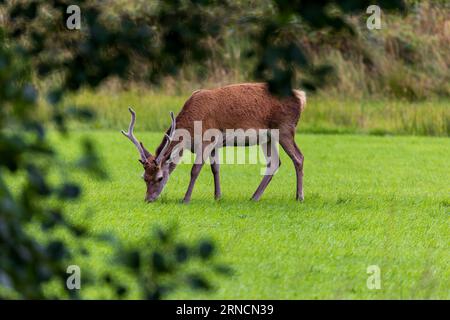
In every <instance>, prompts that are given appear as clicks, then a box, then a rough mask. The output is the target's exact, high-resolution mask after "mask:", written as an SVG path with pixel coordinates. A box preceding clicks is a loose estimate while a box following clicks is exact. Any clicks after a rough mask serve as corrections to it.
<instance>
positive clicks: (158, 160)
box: [155, 111, 176, 164]
mask: <svg viewBox="0 0 450 320" xmlns="http://www.w3.org/2000/svg"><path fill="white" fill-rule="evenodd" d="M170 118H171V119H172V123H171V125H170V130H169V134H167V133H166V144H165V145H164V147H163V148H162V149H161V151H160V152H159V154H158V156H157V157H156V160H155V161H156V163H157V164H160V163H161V160H162V159H163V157H164V154H165V152H166V151H167V148H168V147H169V144H170V143H171V142H172V140H173V137H174V135H175V129H176V121H175V116H174V115H173V112H172V111H171V112H170Z"/></svg>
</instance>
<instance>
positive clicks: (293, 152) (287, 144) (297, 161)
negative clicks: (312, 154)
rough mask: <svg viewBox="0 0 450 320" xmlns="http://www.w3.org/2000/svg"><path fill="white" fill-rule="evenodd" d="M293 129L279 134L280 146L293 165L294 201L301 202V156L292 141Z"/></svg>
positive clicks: (302, 158)
mask: <svg viewBox="0 0 450 320" xmlns="http://www.w3.org/2000/svg"><path fill="white" fill-rule="evenodd" d="M294 136H295V128H290V129H289V130H284V131H281V132H280V144H281V146H282V147H283V149H284V151H286V153H287V155H288V156H289V157H290V158H291V160H292V162H293V163H294V168H295V173H296V175H297V192H296V199H297V200H299V201H303V198H304V197H303V160H304V157H303V154H302V153H301V151H300V149H299V148H298V146H297V144H296V143H295V140H294Z"/></svg>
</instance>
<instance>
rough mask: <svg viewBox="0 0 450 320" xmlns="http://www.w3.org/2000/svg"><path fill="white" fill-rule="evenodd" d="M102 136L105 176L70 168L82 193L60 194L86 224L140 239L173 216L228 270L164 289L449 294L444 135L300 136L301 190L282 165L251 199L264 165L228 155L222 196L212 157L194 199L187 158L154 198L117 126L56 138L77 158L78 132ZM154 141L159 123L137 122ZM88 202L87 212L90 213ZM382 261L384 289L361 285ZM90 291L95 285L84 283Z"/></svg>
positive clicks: (449, 192) (88, 264)
mask: <svg viewBox="0 0 450 320" xmlns="http://www.w3.org/2000/svg"><path fill="white" fill-rule="evenodd" d="M86 135H89V136H91V137H92V138H93V139H95V141H97V142H98V145H99V148H100V151H101V154H102V157H103V159H104V164H105V167H106V169H107V170H108V172H109V175H110V177H109V180H108V181H106V182H104V181H103V182H102V181H97V180H95V179H92V178H90V177H86V176H85V175H78V174H69V175H70V176H71V177H72V178H74V179H76V180H80V181H81V185H82V187H83V192H84V194H83V197H82V199H81V201H80V202H77V203H73V204H69V205H67V208H66V211H67V212H68V213H69V214H70V216H71V217H72V218H73V219H74V220H76V221H83V222H84V223H87V224H88V225H89V226H90V227H91V228H92V231H93V232H103V231H108V232H114V233H115V234H117V235H118V236H119V237H120V238H121V239H122V240H124V241H125V242H126V243H139V242H140V241H141V240H142V238H143V237H144V236H145V235H147V234H148V233H149V230H150V229H151V228H152V227H153V226H155V225H161V226H170V225H172V224H173V223H176V224H177V225H178V229H179V232H180V235H181V236H182V237H183V238H184V239H198V238H201V237H211V238H212V239H213V240H214V241H215V242H216V244H217V246H218V258H220V260H221V261H222V262H225V263H227V264H228V265H230V266H231V267H232V268H233V269H234V270H235V273H234V275H233V276H231V277H228V278H223V277H213V278H212V281H213V283H214V284H215V286H216V290H215V291H214V293H212V294H198V293H195V292H188V291H178V292H176V293H174V294H173V295H171V296H170V298H236V299H249V298H250V299H256V298H261V299H293V298H313V299H315V298H337V299H343V298H357V299H372V298H375V299H382V298H392V299H405V298H447V299H448V298H450V292H449V288H450V233H449V230H450V228H449V227H450V219H449V213H450V184H449V181H450V164H449V158H450V140H449V139H447V138H429V137H373V136H353V135H338V136H333V135H298V137H297V140H298V144H299V146H300V148H301V149H302V151H303V153H304V154H305V201H304V203H298V202H295V201H294V194H295V191H294V185H295V174H294V170H293V166H292V164H291V163H290V161H289V159H288V158H287V156H286V154H285V153H284V152H282V162H283V164H282V166H281V168H280V170H279V172H278V173H277V174H276V176H275V177H274V179H273V180H272V182H271V184H270V185H269V187H268V188H267V190H266V193H265V194H264V195H263V197H262V199H261V200H260V202H257V203H255V202H251V201H249V198H250V196H251V195H252V193H253V191H254V190H255V189H256V187H257V185H258V184H259V182H260V179H261V176H260V168H261V166H260V165H224V166H222V168H221V179H222V192H223V199H222V200H220V201H219V202H216V201H214V200H213V180H212V174H211V171H210V169H209V168H208V167H205V168H204V169H203V171H202V173H201V174H200V177H199V179H198V181H197V185H196V187H195V189H194V193H193V198H192V201H191V203H190V204H189V205H184V204H181V203H180V200H181V199H182V197H183V194H184V192H185V190H186V187H187V184H188V181H189V171H190V166H189V165H186V164H184V165H180V166H179V167H178V168H177V169H176V170H175V171H174V173H173V175H172V177H171V179H170V180H169V182H168V184H167V186H166V189H165V190H164V192H163V195H162V197H161V198H160V199H159V200H158V201H157V202H155V203H151V204H146V203H144V201H143V198H144V193H145V187H144V183H143V181H142V180H141V179H140V174H141V173H142V168H141V167H140V165H139V163H138V162H137V155H136V151H135V150H134V148H133V147H132V145H131V144H130V143H129V141H127V140H126V139H124V138H123V137H122V136H121V135H120V134H119V132H116V131H114V132H112V131H89V132H83V133H82V132H75V133H73V134H72V135H71V138H70V140H63V139H57V144H58V146H60V148H61V151H62V154H63V155H64V156H65V157H67V158H76V155H77V154H78V152H79V149H78V146H79V144H77V140H78V139H80V138H81V137H82V136H86ZM137 135H138V137H139V138H140V139H142V140H143V141H145V144H146V145H147V146H148V147H149V149H151V150H152V149H154V147H155V146H156V145H157V143H158V142H159V139H160V138H161V134H157V133H149V132H138V133H137ZM86 211H92V212H93V213H94V214H93V215H92V216H90V217H89V218H88V219H87V218H86V215H85V213H86ZM91 249H92V250H93V252H94V254H93V257H92V258H91V260H88V261H81V260H80V261H78V262H77V263H79V264H81V268H82V269H83V268H84V270H88V269H89V268H96V267H98V266H100V265H106V266H108V263H109V262H108V261H105V255H106V251H105V249H102V248H91ZM369 265H378V266H379V267H380V270H381V289H380V290H369V289H368V288H367V286H366V281H367V278H368V276H369V275H368V274H367V272H366V271H367V267H368V266H369ZM87 296H88V297H95V296H97V293H96V292H89V293H88V294H87Z"/></svg>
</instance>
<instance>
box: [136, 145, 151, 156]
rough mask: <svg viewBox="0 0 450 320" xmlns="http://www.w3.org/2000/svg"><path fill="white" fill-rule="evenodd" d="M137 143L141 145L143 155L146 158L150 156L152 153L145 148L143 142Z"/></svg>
mask: <svg viewBox="0 0 450 320" xmlns="http://www.w3.org/2000/svg"><path fill="white" fill-rule="evenodd" d="M139 144H140V145H141V148H142V150H143V151H144V155H145V157H146V158H148V157H150V156H151V155H152V154H151V153H150V152H148V150H147V149H145V147H144V144H143V143H142V142H139Z"/></svg>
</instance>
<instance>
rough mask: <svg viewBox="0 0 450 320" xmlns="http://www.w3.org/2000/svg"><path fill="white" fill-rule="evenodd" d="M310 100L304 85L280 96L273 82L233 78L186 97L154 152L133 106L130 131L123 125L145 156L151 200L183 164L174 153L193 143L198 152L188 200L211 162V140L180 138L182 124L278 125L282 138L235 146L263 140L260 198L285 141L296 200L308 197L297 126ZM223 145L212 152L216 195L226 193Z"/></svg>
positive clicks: (191, 147)
mask: <svg viewBox="0 0 450 320" xmlns="http://www.w3.org/2000/svg"><path fill="white" fill-rule="evenodd" d="M305 106H306V94H305V92H304V91H300V90H296V89H293V90H292V94H291V95H290V96H287V97H278V96H275V95H273V94H272V93H271V92H270V90H269V88H268V85H267V84H265V83H242V84H233V85H228V86H224V87H220V88H216V89H201V90H197V91H194V92H193V93H192V95H191V96H190V97H189V98H188V100H187V101H186V102H185V103H184V105H183V107H182V109H181V111H180V112H179V113H178V115H177V116H176V117H175V116H174V114H173V112H170V116H171V125H170V128H169V129H168V130H167V131H166V133H165V135H164V137H163V139H162V141H161V143H160V145H159V146H158V147H157V148H156V151H155V153H154V154H151V153H150V152H149V151H148V150H147V149H146V148H145V147H144V144H143V143H142V142H140V141H138V139H137V138H136V137H135V135H134V126H135V123H136V113H135V111H134V110H133V109H132V108H131V107H130V108H129V112H130V113H131V121H130V124H129V127H128V131H127V132H125V131H123V130H122V131H121V132H122V134H123V135H124V136H125V137H127V138H128V139H129V140H130V141H131V142H132V143H133V144H134V145H135V147H136V149H137V150H138V152H139V162H140V163H141V164H142V166H143V168H144V173H143V179H144V181H145V183H146V187H147V192H146V195H145V201H146V202H153V201H155V200H156V199H157V198H158V197H159V195H160V194H161V192H162V190H163V189H164V187H165V185H166V183H167V181H168V179H169V176H170V175H171V173H172V172H173V170H174V169H175V168H176V166H177V164H178V163H177V162H176V161H172V159H171V155H172V154H173V153H175V150H176V149H179V150H176V151H177V152H178V153H179V154H180V155H182V153H183V151H184V150H186V149H188V150H190V151H191V152H192V153H194V155H195V154H197V157H196V161H195V163H194V164H193V166H192V169H191V176H190V182H189V185H188V188H187V191H186V193H185V196H184V198H183V202H184V203H189V202H190V200H191V196H192V191H193V189H194V185H195V181H196V180H197V177H198V176H199V174H200V171H201V169H202V167H203V165H204V163H205V160H204V158H205V157H204V156H202V157H200V159H199V156H198V153H199V150H200V151H203V150H205V149H206V146H207V145H208V143H211V142H210V141H201V142H200V144H199V145H197V146H196V145H194V143H193V142H192V140H190V139H187V141H188V140H190V141H189V142H188V143H183V141H176V139H174V137H175V132H176V131H177V130H181V129H182V130H184V131H185V132H188V134H189V135H190V136H191V137H193V135H194V123H195V122H198V121H200V122H201V124H202V130H203V132H205V131H206V130H208V129H215V130H219V131H220V132H226V129H229V128H235V129H237V128H239V129H243V130H247V129H254V130H264V129H270V130H273V129H275V130H278V140H279V141H275V139H272V137H271V136H269V137H268V139H265V140H264V141H263V139H259V140H258V139H257V140H256V141H253V142H251V143H249V142H248V141H246V142H245V143H244V145H242V144H238V143H236V140H233V139H232V140H233V141H234V144H233V145H234V146H248V145H254V144H258V145H260V146H261V147H264V148H262V149H263V151H264V150H265V151H264V156H265V158H266V160H267V168H266V172H265V174H264V176H263V178H262V181H261V182H260V184H259V186H258V187H257V189H256V191H255V192H254V194H253V196H252V197H251V200H255V201H257V200H259V199H260V197H261V196H262V194H263V193H264V190H265V189H266V188H267V186H268V184H269V183H270V181H271V180H272V177H273V175H274V174H275V172H276V171H277V170H278V168H279V167H280V165H281V161H280V160H279V155H278V151H277V148H275V147H274V145H275V144H276V143H279V144H280V145H281V147H282V148H283V150H284V151H285V152H286V153H287V155H288V156H289V157H290V159H291V160H292V162H293V164H294V169H295V173H296V178H297V184H296V200H298V201H303V199H304V195H303V162H304V156H303V154H302V152H301V151H300V149H299V148H298V146H297V144H296V142H295V131H296V126H297V123H298V122H299V119H300V115H301V113H302V112H303V110H304V108H305ZM225 140H227V141H228V140H229V139H228V137H226V134H225V137H224V138H223V141H222V142H221V143H222V145H220V144H219V141H217V142H216V143H217V147H218V148H219V147H221V146H223V143H224V141H225ZM216 152H217V149H216V148H215V149H213V150H212V151H211V154H210V159H214V160H215V161H210V165H211V171H212V175H213V178H214V197H215V199H217V200H218V199H220V198H221V188H220V174H219V168H220V163H219V161H217V159H216V158H217V157H216ZM273 158H276V159H278V161H277V163H276V164H275V165H274V166H271V165H270V164H269V159H273Z"/></svg>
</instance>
